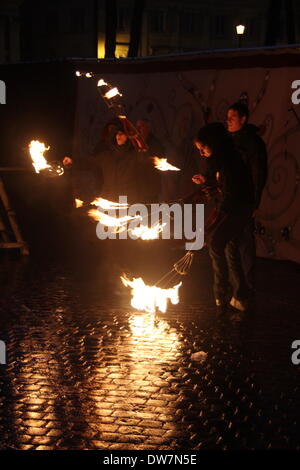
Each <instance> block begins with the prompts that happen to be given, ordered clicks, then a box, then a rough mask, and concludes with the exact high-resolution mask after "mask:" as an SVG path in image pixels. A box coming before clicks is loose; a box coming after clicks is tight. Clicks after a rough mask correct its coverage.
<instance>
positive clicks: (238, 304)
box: [230, 297, 249, 312]
mask: <svg viewBox="0 0 300 470" xmlns="http://www.w3.org/2000/svg"><path fill="white" fill-rule="evenodd" d="M230 305H231V307H233V308H235V309H236V310H239V311H240V312H246V310H248V308H249V303H248V301H247V300H238V299H236V298H235V297H232V298H231V300H230Z"/></svg>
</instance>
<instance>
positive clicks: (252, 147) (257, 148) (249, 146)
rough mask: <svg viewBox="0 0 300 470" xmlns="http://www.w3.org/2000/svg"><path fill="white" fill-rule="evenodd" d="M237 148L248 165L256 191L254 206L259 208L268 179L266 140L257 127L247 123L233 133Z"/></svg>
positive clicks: (251, 181)
mask: <svg viewBox="0 0 300 470" xmlns="http://www.w3.org/2000/svg"><path fill="white" fill-rule="evenodd" d="M231 136H232V138H233V142H234V145H235V148H236V150H237V151H238V152H239V153H240V155H241V157H242V159H243V161H244V163H245V164H246V166H247V169H248V174H249V177H250V183H251V185H252V186H253V191H254V208H258V206H259V204H260V200H261V196H262V192H263V189H264V186H265V184H266V180H267V169H268V161H267V151H266V146H265V143H264V141H263V140H262V138H261V137H259V135H257V128H256V126H253V125H251V124H246V125H245V126H244V127H242V129H240V130H239V131H238V132H233V133H232V134H231Z"/></svg>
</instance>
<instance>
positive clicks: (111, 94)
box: [104, 88, 122, 100]
mask: <svg viewBox="0 0 300 470" xmlns="http://www.w3.org/2000/svg"><path fill="white" fill-rule="evenodd" d="M117 95H119V96H122V95H121V93H120V92H119V90H118V88H112V89H111V90H109V91H107V92H106V93H105V95H104V98H106V99H108V100H110V99H111V98H114V97H115V96H117Z"/></svg>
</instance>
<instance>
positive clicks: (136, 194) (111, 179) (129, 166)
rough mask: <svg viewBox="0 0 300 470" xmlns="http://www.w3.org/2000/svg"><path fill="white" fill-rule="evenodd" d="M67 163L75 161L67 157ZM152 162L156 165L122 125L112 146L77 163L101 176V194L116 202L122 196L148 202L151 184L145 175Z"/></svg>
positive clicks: (65, 160)
mask: <svg viewBox="0 0 300 470" xmlns="http://www.w3.org/2000/svg"><path fill="white" fill-rule="evenodd" d="M63 162H64V164H65V165H66V166H68V165H71V164H72V163H73V160H72V159H71V158H69V157H65V159H64V161H63ZM150 165H151V166H153V164H152V162H151V161H150V160H149V158H147V157H145V155H144V154H143V153H142V152H137V151H136V150H135V148H134V147H133V145H132V143H131V141H130V139H129V138H128V136H127V134H126V133H125V132H124V129H123V127H122V126H118V128H117V129H116V130H115V136H114V138H113V139H112V143H111V146H110V149H109V150H106V151H104V152H101V153H99V154H97V155H94V156H87V157H85V158H84V159H82V161H80V162H77V163H76V168H77V170H86V169H89V170H91V171H92V172H94V173H96V174H97V175H98V178H99V180H100V185H99V194H97V196H99V195H101V197H103V198H104V199H108V200H110V201H113V202H117V201H118V200H119V196H127V199H128V203H129V204H134V203H136V202H143V201H144V198H145V193H147V184H146V185H145V182H144V179H143V175H144V173H145V172H146V171H147V168H148V166H150ZM145 188H146V189H145Z"/></svg>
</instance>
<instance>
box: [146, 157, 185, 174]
mask: <svg viewBox="0 0 300 470" xmlns="http://www.w3.org/2000/svg"><path fill="white" fill-rule="evenodd" d="M152 158H153V163H154V166H155V168H157V170H160V171H180V168H177V167H176V166H174V165H171V164H170V163H169V162H168V160H167V159H166V158H159V157H152Z"/></svg>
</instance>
